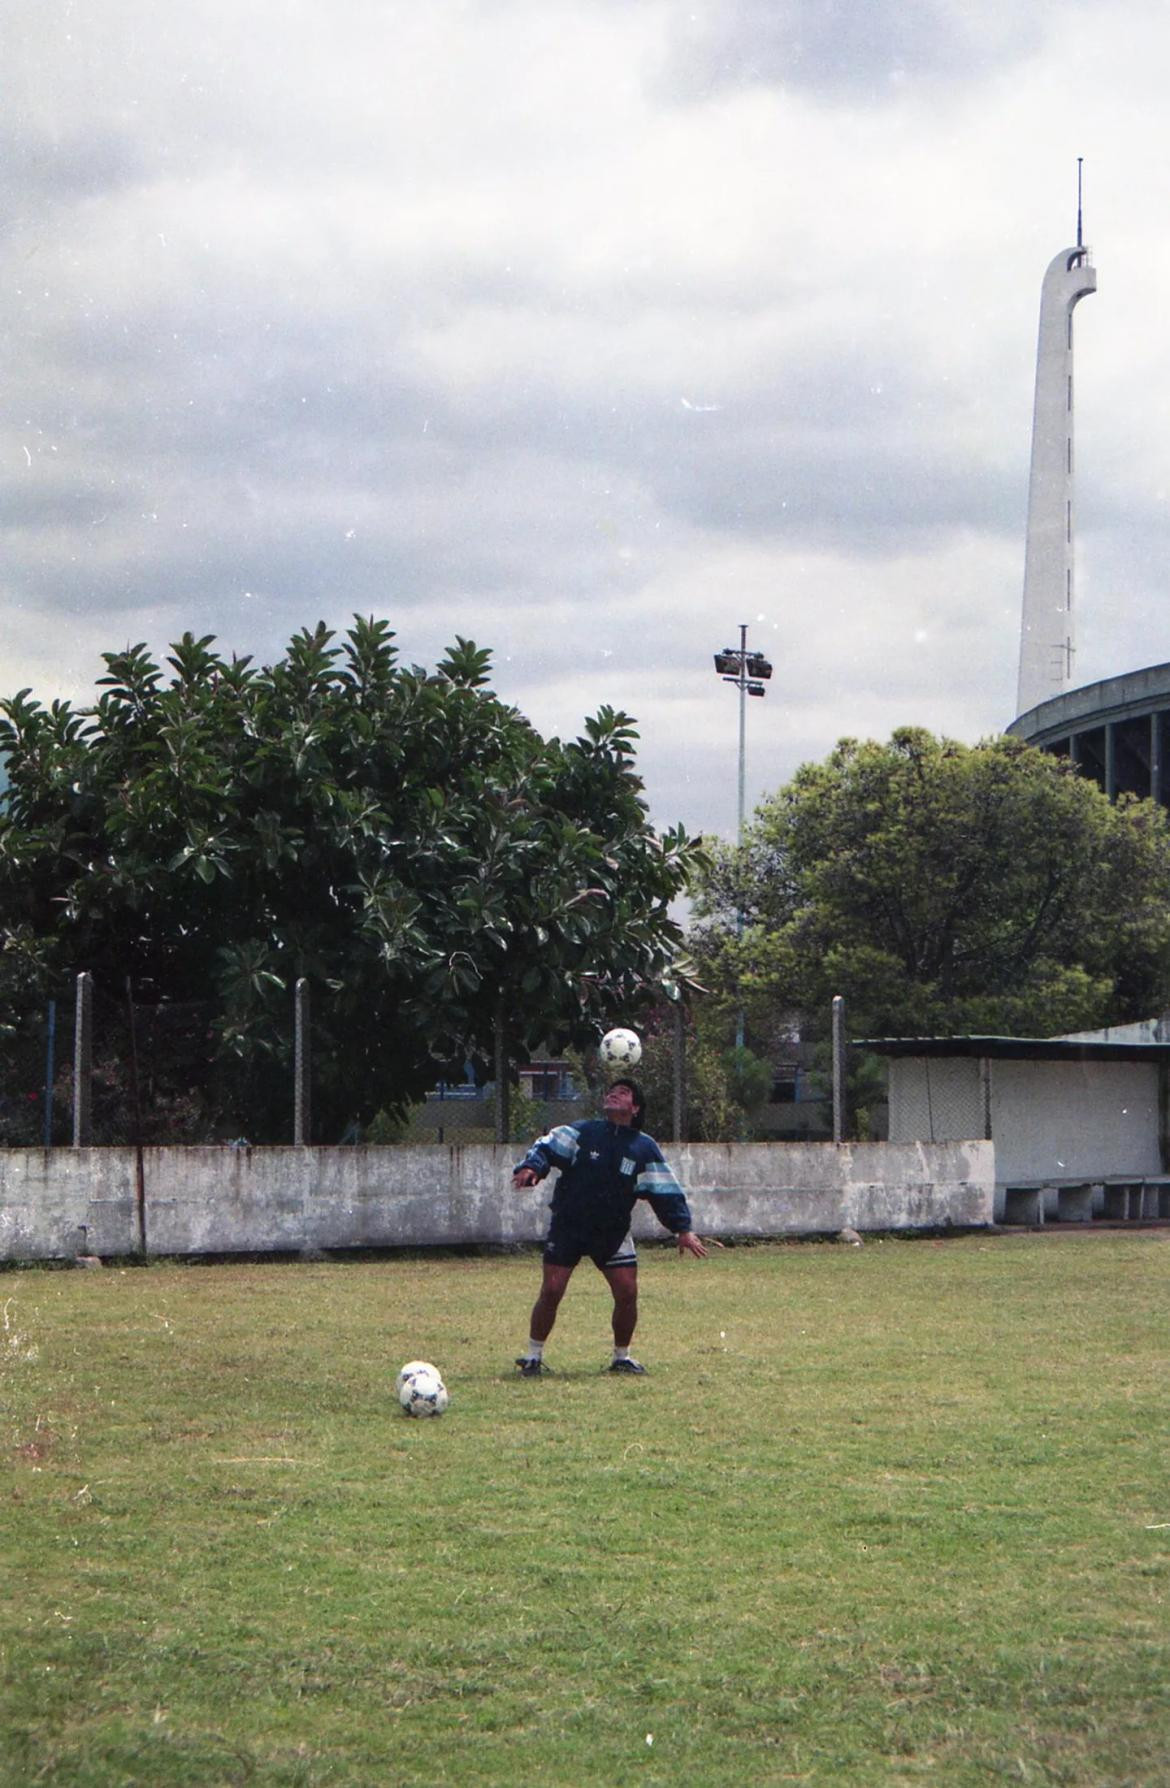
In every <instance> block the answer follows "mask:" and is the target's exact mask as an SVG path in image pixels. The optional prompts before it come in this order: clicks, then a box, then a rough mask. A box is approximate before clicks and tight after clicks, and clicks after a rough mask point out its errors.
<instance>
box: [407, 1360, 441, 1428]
mask: <svg viewBox="0 0 1170 1788" xmlns="http://www.w3.org/2000/svg"><path fill="white" fill-rule="evenodd" d="M394 1388H395V1390H396V1391H397V1393H398V1401H399V1403H400V1404H401V1405H402V1409H403V1413H404V1414H405V1415H408V1416H440V1415H442V1413H443V1411H444V1410H445V1409H446V1407H447V1405H448V1403H449V1402H450V1401H451V1399H450V1396H449V1395H448V1392H447V1387H446V1385H445V1384H444V1383H443V1377H442V1374H441V1372H440V1371H439V1368H438V1367H437V1366H432V1365H431V1363H430V1361H429V1360H408V1361H407V1362H406V1365H405V1366H403V1368H402V1370H401V1372H400V1373H399V1374H398V1377H397V1379H396V1380H395V1384H394Z"/></svg>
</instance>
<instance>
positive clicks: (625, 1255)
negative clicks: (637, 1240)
mask: <svg viewBox="0 0 1170 1788" xmlns="http://www.w3.org/2000/svg"><path fill="white" fill-rule="evenodd" d="M605 1264H606V1266H607V1267H632V1266H637V1264H638V1250H637V1249H636V1248H635V1247H634V1238H633V1236H632V1235H629V1234H627V1236H626V1239H625V1241H624V1242H623V1243H622V1244H621V1246H620V1248H617V1249H615V1251H614V1252H613V1253H612V1254H611V1255H610V1257H609V1259H608V1260H607V1261H606V1263H605Z"/></svg>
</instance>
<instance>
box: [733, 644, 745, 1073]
mask: <svg viewBox="0 0 1170 1788" xmlns="http://www.w3.org/2000/svg"><path fill="white" fill-rule="evenodd" d="M746 765H747V622H746V621H741V622H740V626H739V824H738V826H737V828H736V833H735V842H736V844H737V846H739V847H740V848H741V849H742V847H743V791H744V780H745V778H744V770H745V768H746ZM739 929H740V931H741V932H742V930H743V914H742V913H740V915H739ZM742 1046H743V1038H742V1037H741V1038H740V1039H739V1047H741V1048H742Z"/></svg>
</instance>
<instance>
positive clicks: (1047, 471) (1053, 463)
mask: <svg viewBox="0 0 1170 1788" xmlns="http://www.w3.org/2000/svg"><path fill="white" fill-rule="evenodd" d="M1096 290H1097V274H1096V271H1095V269H1094V267H1093V263H1092V260H1091V258H1090V255H1089V251H1088V249H1087V248H1085V247H1084V245H1083V243H1082V241H1081V216H1080V203H1079V199H1078V204H1077V245H1076V247H1075V248H1062V249H1061V251H1060V253H1059V254H1058V255H1056V256H1055V257H1054V259H1053V260H1052V262H1051V263H1050V264H1049V268H1048V271H1047V273H1046V274H1045V275H1044V284H1043V286H1042V287H1041V291H1040V338H1039V342H1038V344H1037V348H1036V404H1035V409H1034V411H1033V416H1032V471H1031V477H1030V479H1029V483H1028V539H1027V545H1026V547H1025V550H1024V612H1023V619H1022V623H1021V627H1020V681H1019V687H1018V690H1017V694H1016V712H1017V714H1025V713H1027V711H1028V709H1029V708H1034V707H1036V706H1037V704H1038V703H1039V702H1043V701H1047V700H1048V699H1049V698H1050V697H1051V696H1054V695H1060V694H1061V693H1062V692H1063V691H1064V690H1066V689H1068V688H1070V687H1071V686H1072V681H1073V658H1074V656H1075V653H1076V645H1075V635H1074V629H1073V315H1072V314H1073V310H1074V308H1075V307H1076V305H1077V304H1078V303H1079V301H1080V300H1081V299H1082V298H1085V297H1087V296H1088V294H1089V293H1090V292H1095V291H1096Z"/></svg>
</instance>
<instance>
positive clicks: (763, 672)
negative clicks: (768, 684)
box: [747, 652, 772, 678]
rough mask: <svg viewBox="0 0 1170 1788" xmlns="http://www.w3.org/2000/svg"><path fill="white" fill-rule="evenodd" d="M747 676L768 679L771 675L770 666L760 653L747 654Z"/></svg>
mask: <svg viewBox="0 0 1170 1788" xmlns="http://www.w3.org/2000/svg"><path fill="white" fill-rule="evenodd" d="M747 667H748V675H749V676H751V677H764V678H768V677H770V676H771V675H772V666H771V665H770V664H769V663H768V660H767V659H766V658H765V657H764V654H763V653H762V652H749V653H748V659H747Z"/></svg>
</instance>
